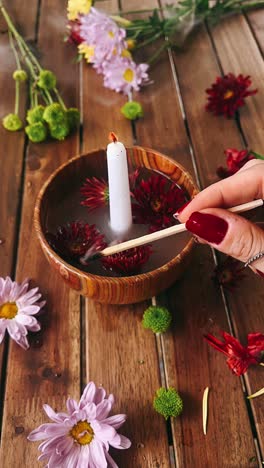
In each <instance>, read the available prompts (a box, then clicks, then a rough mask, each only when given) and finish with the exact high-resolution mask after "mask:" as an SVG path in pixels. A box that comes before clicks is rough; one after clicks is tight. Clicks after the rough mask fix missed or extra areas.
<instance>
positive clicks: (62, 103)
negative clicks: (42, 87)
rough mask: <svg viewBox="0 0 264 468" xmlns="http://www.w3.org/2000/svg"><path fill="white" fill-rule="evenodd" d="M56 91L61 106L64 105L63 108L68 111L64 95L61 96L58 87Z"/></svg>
mask: <svg viewBox="0 0 264 468" xmlns="http://www.w3.org/2000/svg"><path fill="white" fill-rule="evenodd" d="M54 93H55V94H56V96H57V99H58V101H59V103H60V105H61V106H62V107H63V109H64V110H65V111H66V109H67V108H66V106H65V103H64V101H63V99H62V97H61V95H60V93H59V91H58V90H57V88H55V89H54Z"/></svg>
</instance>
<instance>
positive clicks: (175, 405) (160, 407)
mask: <svg viewBox="0 0 264 468" xmlns="http://www.w3.org/2000/svg"><path fill="white" fill-rule="evenodd" d="M153 407H154V409H155V410H156V411H157V412H158V413H160V414H162V416H164V418H165V419H168V418H169V417H170V416H173V417H174V418H176V417H177V416H179V415H180V414H181V412H182V410H183V401H182V399H181V397H180V395H179V394H178V392H177V391H176V390H175V388H173V387H169V388H168V390H166V388H162V387H161V388H159V389H158V390H157V392H156V395H155V397H154V400H153Z"/></svg>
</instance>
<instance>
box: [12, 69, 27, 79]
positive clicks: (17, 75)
mask: <svg viewBox="0 0 264 468" xmlns="http://www.w3.org/2000/svg"><path fill="white" fill-rule="evenodd" d="M13 78H14V80H15V81H19V82H23V81H27V79H28V74H27V72H26V71H25V70H15V71H14V73H13Z"/></svg>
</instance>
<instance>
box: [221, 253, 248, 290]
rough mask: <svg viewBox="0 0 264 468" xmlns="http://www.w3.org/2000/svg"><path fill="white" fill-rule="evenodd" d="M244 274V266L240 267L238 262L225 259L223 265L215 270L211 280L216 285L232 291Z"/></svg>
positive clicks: (229, 258)
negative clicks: (214, 281)
mask: <svg viewBox="0 0 264 468" xmlns="http://www.w3.org/2000/svg"><path fill="white" fill-rule="evenodd" d="M244 272H245V268H244V265H242V266H241V263H240V262H239V261H238V260H235V259H234V258H232V257H227V258H226V259H225V261H224V262H223V263H221V264H220V265H218V266H217V267H216V268H215V270H214V276H213V278H214V279H215V280H216V281H217V283H218V284H221V285H222V286H223V287H224V288H226V289H229V290H231V291H232V290H233V289H234V288H236V287H237V286H238V285H239V283H240V281H241V279H242V278H244V277H245V274H244Z"/></svg>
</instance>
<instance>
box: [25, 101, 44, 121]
mask: <svg viewBox="0 0 264 468" xmlns="http://www.w3.org/2000/svg"><path fill="white" fill-rule="evenodd" d="M44 111H45V107H44V106H41V105H39V106H36V107H34V108H33V109H29V110H28V112H27V121H28V123H29V124H30V125H32V124H34V123H37V122H43V114H44Z"/></svg>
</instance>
